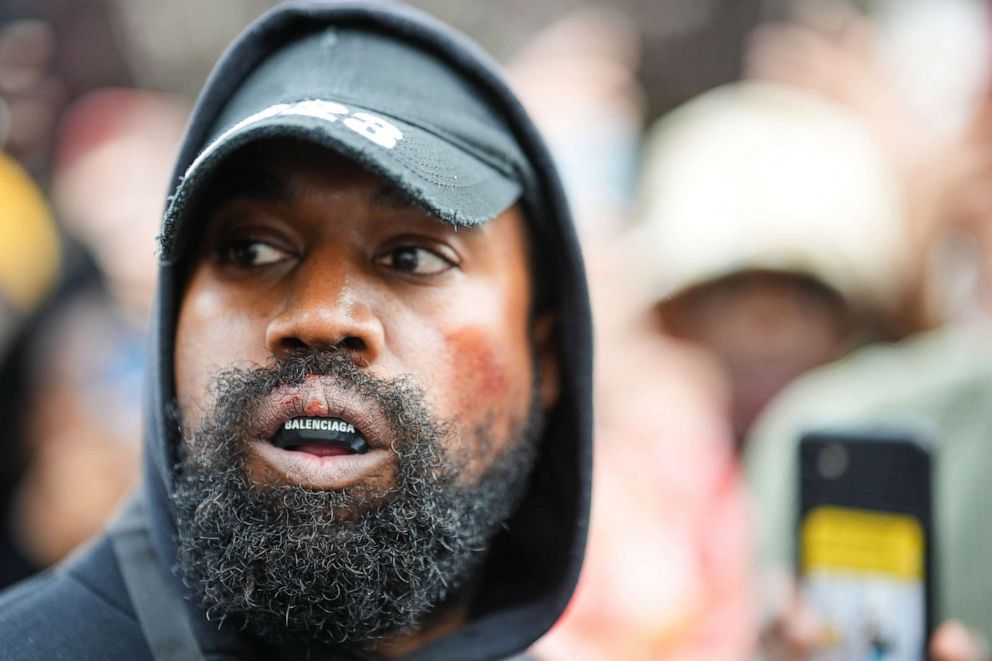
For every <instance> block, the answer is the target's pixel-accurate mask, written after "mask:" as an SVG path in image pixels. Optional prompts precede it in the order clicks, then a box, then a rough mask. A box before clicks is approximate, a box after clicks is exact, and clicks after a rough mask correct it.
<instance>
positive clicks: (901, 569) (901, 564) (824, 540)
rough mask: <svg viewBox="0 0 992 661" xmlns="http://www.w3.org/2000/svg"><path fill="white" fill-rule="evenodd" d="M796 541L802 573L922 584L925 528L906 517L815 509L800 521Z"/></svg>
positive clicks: (843, 509)
mask: <svg viewBox="0 0 992 661" xmlns="http://www.w3.org/2000/svg"><path fill="white" fill-rule="evenodd" d="M800 536H801V540H800V541H801V546H800V548H801V552H800V556H801V557H800V566H801V568H802V571H803V573H806V574H809V573H815V572H822V571H826V572H831V571H841V572H855V573H867V574H886V575H889V576H891V577H893V578H896V579H898V580H903V581H919V580H921V579H922V578H923V570H924V567H923V563H924V554H923V526H922V525H921V524H920V522H919V520H917V519H916V518H914V517H912V516H910V515H908V514H890V513H886V512H877V511H867V510H859V509H853V508H845V507H833V506H821V507H816V508H814V509H812V510H810V511H809V513H807V514H806V517H805V518H804V519H803V522H802V527H801V530H800Z"/></svg>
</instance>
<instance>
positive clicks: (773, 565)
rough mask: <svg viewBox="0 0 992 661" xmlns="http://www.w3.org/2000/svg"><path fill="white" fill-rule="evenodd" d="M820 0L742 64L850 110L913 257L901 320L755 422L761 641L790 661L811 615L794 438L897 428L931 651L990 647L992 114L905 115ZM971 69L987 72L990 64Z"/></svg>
mask: <svg viewBox="0 0 992 661" xmlns="http://www.w3.org/2000/svg"><path fill="white" fill-rule="evenodd" d="M955 4H956V5H957V6H958V7H957V9H960V6H961V5H962V3H951V4H949V5H944V7H945V8H946V7H951V8H954V5H955ZM934 6H935V7H938V8H939V7H940V5H934ZM976 7H977V5H976ZM834 9H835V11H832V12H830V13H828V14H824V13H818V12H809V11H807V12H805V13H803V14H801V15H800V16H799V18H798V20H797V21H795V22H793V23H787V24H779V25H770V26H767V27H765V28H763V29H762V30H761V31H759V33H757V34H756V36H755V38H754V40H753V41H752V46H751V51H750V53H749V58H748V59H749V69H750V71H751V73H752V75H755V76H761V77H763V78H769V79H776V80H780V81H784V82H789V83H791V84H793V85H802V86H804V87H805V88H806V89H807V90H808V91H810V92H812V93H816V94H819V95H821V96H822V97H824V98H830V99H832V100H834V101H835V102H839V103H842V104H844V105H845V106H847V107H848V108H850V109H851V110H852V111H853V112H855V113H857V114H858V115H859V116H860V117H861V118H862V120H863V122H864V124H865V126H867V127H869V129H870V130H871V131H872V132H873V135H874V138H875V140H876V141H877V144H879V145H880V147H881V148H882V149H883V151H884V153H885V154H886V158H887V160H889V162H890V163H891V164H892V166H893V168H894V169H895V170H896V171H897V172H898V173H899V177H900V181H901V182H902V190H903V191H904V200H905V201H904V204H905V206H906V208H907V215H906V220H905V223H906V235H907V237H908V238H909V240H910V255H911V260H910V262H909V265H908V270H907V284H908V286H909V294H910V296H909V297H908V298H907V300H906V303H907V308H906V309H907V311H908V315H907V318H908V319H909V320H910V324H909V326H908V327H909V328H910V330H913V331H915V332H914V333H913V334H912V335H910V336H909V337H908V338H906V339H904V340H903V341H901V342H899V343H897V344H894V345H875V346H868V347H865V348H863V349H861V350H860V351H857V352H855V353H853V354H851V355H849V356H848V357H846V358H844V359H843V360H841V361H839V362H837V363H835V364H833V365H830V366H826V367H823V368H821V369H818V370H814V371H812V372H810V373H809V374H807V375H806V376H805V377H803V378H801V379H799V380H797V381H796V382H795V383H794V384H792V385H791V386H790V387H789V388H787V389H786V390H785V391H784V392H783V393H782V394H781V395H780V397H779V398H777V399H776V400H775V401H774V402H773V403H772V405H771V406H769V408H768V410H767V412H766V414H765V415H764V416H763V417H762V418H761V419H760V420H759V421H758V422H757V423H756V424H755V426H754V429H753V432H752V434H751V439H750V440H749V442H748V452H747V456H746V467H747V475H748V482H749V485H750V487H751V490H752V492H753V494H754V500H755V504H756V506H757V510H758V517H759V526H760V527H759V541H760V554H759V556H760V557H759V561H760V563H759V564H760V567H761V570H760V571H761V573H762V576H763V580H764V582H765V590H764V593H765V594H764V597H765V601H766V605H765V608H766V613H765V618H766V625H765V627H764V632H765V633H764V636H763V638H764V642H765V647H766V648H767V649H768V651H769V652H770V653H771V654H772V655H773V656H777V657H779V658H790V659H791V658H797V657H800V656H803V655H806V654H809V653H811V652H812V651H813V650H814V649H815V648H816V645H817V641H818V640H819V639H820V638H819V636H820V632H819V630H818V628H817V623H816V613H814V612H812V611H811V610H810V609H809V607H808V606H807V605H806V604H805V603H804V601H803V599H802V596H801V595H800V594H798V593H797V591H796V588H795V584H794V579H793V578H792V577H793V576H794V568H793V562H794V558H795V551H794V549H795V535H796V530H795V522H796V513H797V508H798V502H797V499H798V490H797V487H796V485H797V484H798V475H797V473H798V467H797V465H796V462H797V458H796V457H797V446H798V443H799V439H800V436H801V434H802V433H803V432H805V431H808V430H814V429H848V430H859V431H862V430H867V431H871V430H896V431H898V432H900V433H909V434H913V435H916V436H919V437H920V438H922V439H924V440H926V441H930V442H931V443H932V444H933V445H932V447H933V450H934V452H935V456H936V457H937V461H936V464H935V465H936V468H935V474H934V494H933V503H934V520H935V531H936V542H935V553H936V556H935V557H936V576H937V579H936V609H937V610H936V613H937V616H938V618H940V620H941V621H945V623H944V624H943V625H942V626H941V627H940V628H938V630H937V632H936V633H935V635H934V638H933V640H932V641H931V653H932V655H933V658H937V659H982V658H988V645H987V641H988V639H989V636H990V635H992V601H990V600H989V594H990V592H992V585H990V583H989V580H988V576H989V574H988V572H987V567H986V564H987V563H986V559H987V558H988V556H989V555H990V553H992V526H989V524H988V521H989V518H988V516H987V509H988V507H989V504H990V503H992V490H990V489H989V488H988V486H987V485H988V484H989V481H988V477H987V476H988V473H989V471H990V470H992V446H989V444H988V438H989V435H990V434H992V417H990V411H992V407H990V402H992V343H990V339H992V338H990V335H989V310H992V296H990V293H989V292H990V291H992V290H990V287H989V282H990V281H992V280H990V277H989V274H990V269H989V266H988V265H989V264H990V260H992V252H990V247H992V242H990V241H989V240H988V238H989V237H990V236H992V205H990V204H989V199H990V198H989V195H988V190H989V189H990V186H992V141H990V139H989V136H990V135H992V117H990V115H989V111H988V109H987V108H988V106H987V104H988V101H987V100H986V101H985V104H986V105H980V106H978V107H977V110H972V111H971V112H972V113H973V115H972V119H971V120H970V121H969V122H967V123H966V124H965V125H964V126H963V127H959V128H958V129H956V130H946V129H944V130H941V128H940V127H939V126H938V125H937V124H938V121H936V120H937V119H940V120H946V119H947V118H946V117H945V118H934V117H927V115H926V114H925V113H920V112H918V109H917V108H915V107H914V106H913V104H912V103H911V102H910V100H909V98H907V94H906V90H905V89H903V88H900V86H899V85H897V84H896V82H895V81H896V80H897V78H898V77H897V76H896V75H895V72H894V70H893V66H892V60H886V58H885V57H884V49H883V44H882V43H881V42H880V40H879V31H878V29H877V27H876V26H875V25H872V24H870V23H869V22H868V21H867V20H866V19H865V18H864V17H862V16H859V15H857V14H855V13H853V12H851V11H844V10H843V9H842V8H834ZM932 18H933V17H931V19H932ZM987 19H988V17H987V16H986V17H985V21H987ZM935 23H936V24H938V25H941V24H943V25H945V26H946V21H945V22H938V21H934V20H931V21H929V22H928V23H927V26H928V27H927V29H928V30H929V29H930V27H932V26H933V25H934V24H935ZM985 24H986V25H987V23H985ZM951 34H954V33H951ZM947 36H948V35H944V37H945V39H947ZM951 41H953V38H952V39H951ZM961 41H965V42H966V41H967V40H966V39H961ZM987 41H988V40H987V36H986V42H987ZM984 55H985V56H986V57H987V53H984ZM979 68H984V69H985V70H987V69H988V63H987V62H984V63H983V64H982V66H981V67H979ZM932 101H933V100H932V99H931V103H932ZM946 107H947V114H949V115H953V114H957V113H960V112H961V111H962V109H967V108H968V106H967V104H965V103H963V102H962V100H961V99H959V100H958V103H957V104H950V105H947V106H946ZM947 620H949V621H947Z"/></svg>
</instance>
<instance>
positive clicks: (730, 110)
mask: <svg viewBox="0 0 992 661" xmlns="http://www.w3.org/2000/svg"><path fill="white" fill-rule="evenodd" d="M647 152H648V154H647V158H646V165H645V172H644V175H643V176H642V180H641V210H640V214H639V215H640V221H641V222H640V225H639V226H638V227H637V228H636V229H635V230H634V232H633V238H634V241H633V242H632V244H634V245H637V246H640V247H641V249H642V250H644V251H646V252H645V253H644V255H643V257H642V259H641V262H642V264H643V265H644V268H645V269H646V274H645V275H646V277H645V282H646V284H647V285H648V287H650V292H649V295H650V297H651V299H652V300H653V301H655V302H656V305H655V311H656V312H657V318H658V319H659V320H660V322H661V324H662V326H663V327H664V329H665V331H666V332H668V333H669V334H671V335H673V336H675V337H677V338H679V339H683V340H687V341H689V342H691V343H693V344H695V345H697V346H699V347H702V348H703V349H705V350H706V351H707V352H708V353H709V354H710V355H711V356H712V357H713V358H715V359H716V361H717V362H718V363H719V365H720V366H721V368H722V369H723V371H724V372H725V374H726V377H727V379H728V381H729V385H730V390H731V400H732V402H731V409H732V410H731V418H732V423H733V426H734V432H735V434H736V436H737V439H738V443H740V442H741V441H742V440H743V439H744V438H745V435H746V432H747V430H748V428H749V427H750V426H751V424H752V423H753V421H754V420H755V418H756V417H757V415H758V414H759V413H760V412H761V410H762V409H763V408H764V406H765V405H766V404H767V403H768V402H769V401H770V400H771V399H772V397H774V395H775V394H776V393H777V392H778V391H779V390H780V389H781V388H782V387H784V386H785V385H786V384H787V383H788V382H789V381H791V380H792V379H794V378H795V377H797V376H799V375H800V374H802V373H803V372H805V371H807V370H809V369H811V368H813V367H815V366H817V365H821V364H824V363H827V362H830V361H832V360H835V359H836V358H839V357H840V356H842V355H843V354H844V353H846V352H847V351H849V350H850V348H851V347H852V346H854V345H856V344H857V343H858V342H860V341H863V340H864V339H867V338H874V337H876V336H877V335H879V334H880V333H882V332H885V331H886V330H887V329H886V328H885V327H886V326H887V325H888V324H889V323H891V321H892V319H893V317H894V316H895V312H894V311H895V310H897V309H898V308H899V306H898V302H899V300H900V297H901V290H900V287H901V285H902V277H901V274H902V273H903V261H904V255H903V253H904V252H905V247H904V243H905V241H906V238H905V231H904V229H903V222H904V220H903V215H902V210H901V198H900V197H899V189H898V186H897V183H898V182H897V181H896V179H895V177H894V173H893V172H892V171H891V169H890V168H889V167H888V166H887V165H886V163H885V162H884V161H883V160H882V158H881V156H880V155H879V153H878V149H877V148H876V147H875V145H874V143H873V142H872V139H871V136H869V135H868V133H867V132H866V131H865V130H864V128H863V127H862V126H861V125H860V124H859V123H858V121H857V118H856V117H854V116H853V115H852V114H851V113H848V112H845V111H844V109H842V108H841V107H839V106H835V105H833V104H830V103H827V102H824V101H822V100H820V99H818V98H816V97H814V96H813V95H810V94H808V93H806V92H803V91H801V90H798V89H795V88H790V87H789V86H786V85H779V84H773V83H762V82H755V81H744V82H738V83H731V84H728V85H724V86H722V87H719V88H716V89H714V90H711V91H709V92H707V93H706V94H703V95H701V96H700V97H698V98H696V99H694V100H692V101H690V102H689V103H687V104H685V105H684V106H683V107H681V108H679V109H678V110H676V111H674V112H673V113H671V114H670V115H668V116H666V117H665V118H664V119H662V120H661V121H660V122H659V123H658V124H657V126H656V127H655V128H654V129H653V130H652V135H651V137H650V139H649V143H648V149H647Z"/></svg>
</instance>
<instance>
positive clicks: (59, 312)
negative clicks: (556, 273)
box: [0, 0, 992, 659]
mask: <svg viewBox="0 0 992 661" xmlns="http://www.w3.org/2000/svg"><path fill="white" fill-rule="evenodd" d="M274 4H276V3H275V2H271V1H266V0H210V1H209V2H199V1H194V0H172V1H171V2H167V3H166V2H156V1H153V0H103V1H100V0H0V423H2V424H0V450H2V452H0V517H2V518H0V585H6V584H9V583H11V582H14V581H16V580H18V579H20V578H22V577H24V576H27V575H29V574H30V573H32V572H34V571H37V570H39V569H41V568H44V567H46V566H49V565H50V564H52V563H54V562H57V561H58V560H59V559H60V558H62V557H64V556H65V555H66V554H67V553H69V552H70V551H71V550H72V549H73V548H74V547H75V546H76V545H78V544H79V543H80V542H82V541H84V540H85V539H86V538H87V537H88V536H89V535H91V534H93V533H94V532H95V531H97V530H99V529H100V527H101V526H102V525H103V522H104V521H105V520H106V518H107V516H108V515H109V514H110V512H112V510H113V509H114V506H115V504H116V502H117V500H118V499H119V498H120V496H121V495H122V494H123V493H124V492H125V491H126V490H127V489H128V488H129V487H130V486H131V485H132V484H133V483H134V482H135V480H136V479H137V474H138V457H139V454H140V444H141V441H140V439H141V422H140V421H141V410H140V407H141V382H142V370H143V361H144V349H143V347H144V341H145V333H146V329H147V315H148V311H149V307H150V305H151V297H152V292H153V287H154V278H155V267H156V253H155V242H154V237H155V235H156V234H157V230H158V223H159V220H160V215H161V210H162V207H163V203H164V193H165V191H166V189H167V184H168V178H169V176H170V170H171V167H172V160H173V158H174V156H175V153H176V151H177V148H178V142H179V140H180V138H181V135H182V131H183V127H184V124H185V121H186V118H187V115H188V112H189V110H190V108H191V106H192V104H193V102H194V100H195V95H196V93H197V91H198V90H199V88H200V87H201V85H202V84H203V81H204V80H205V78H206V76H207V74H208V73H209V71H210V68H211V66H212V65H213V63H214V62H215V61H216V59H217V58H218V56H219V55H220V53H221V52H222V51H223V49H224V48H225V47H226V46H227V44H228V43H229V42H230V41H231V40H232V39H233V38H234V37H235V36H236V35H237V34H238V33H239V32H240V31H241V29H242V28H243V27H244V26H245V25H247V24H248V23H249V22H250V21H251V20H253V19H254V18H255V17H257V16H259V15H260V14H261V13H263V12H264V11H266V10H267V9H269V8H270V7H271V6H273V5H274ZM411 4H414V5H415V6H418V7H420V8H422V9H424V10H426V11H427V12H429V13H432V14H434V15H436V16H438V17H439V18H441V19H442V20H444V21H446V22H448V23H450V24H452V25H454V26H455V27H457V28H458V29H460V30H461V31H463V32H465V33H467V34H468V35H470V36H471V37H473V38H474V39H476V40H477V41H479V42H480V43H481V44H482V45H483V46H484V47H485V48H486V49H487V50H489V51H490V52H491V53H493V54H494V55H495V57H496V58H497V59H498V60H499V61H500V62H501V63H502V64H503V65H504V66H505V68H506V70H507V73H508V76H509V78H510V80H511V83H512V85H513V86H514V87H515V88H516V89H517V91H518V93H519V94H520V96H521V98H522V99H523V100H524V103H525V105H527V107H528V109H529V110H530V112H531V113H532V116H533V117H534V118H535V120H536V122H537V124H538V126H539V127H540V128H541V130H542V132H543V133H544V135H545V138H546V140H547V142H548V144H549V146H550V148H551V150H552V153H553V155H554V157H555V158H556V160H557V161H558V165H559V167H560V171H561V173H562V176H563V180H564V185H565V188H566V191H567V192H568V194H569V196H570V198H571V203H572V205H573V209H574V213H575V217H576V222H577V225H578V227H579V233H580V236H581V239H582V242H583V244H584V250H585V252H586V258H587V261H588V264H589V273H590V279H591V287H592V293H593V306H594V312H595V316H596V324H597V352H598V353H597V375H596V380H597V382H596V399H597V402H596V417H597V423H596V424H597V429H596V441H597V447H596V468H595V471H596V472H595V479H596V483H595V497H594V504H593V519H592V535H591V539H590V546H589V555H588V563H587V566H586V569H585V571H584V574H583V578H582V581H581V583H580V587H579V591H578V593H577V595H576V598H575V600H574V602H573V604H572V606H571V608H570V609H569V611H568V612H567V614H566V616H565V617H564V618H563V619H562V621H561V622H560V623H559V625H558V626H557V627H556V628H555V630H553V632H552V633H551V635H549V636H548V637H547V638H546V639H545V640H544V641H542V643H541V644H540V646H539V647H538V649H537V650H536V651H537V654H538V655H539V656H540V657H541V658H547V659H618V658H622V659H628V658H629V659H738V658H740V659H745V658H754V657H755V656H757V655H764V656H766V657H768V658H801V657H802V655H804V654H807V653H808V652H810V651H811V650H813V649H823V648H824V646H829V645H830V644H831V643H830V641H829V640H828V638H829V636H826V634H825V633H824V631H825V629H824V628H823V627H824V625H823V617H822V615H823V614H822V613H817V608H816V604H814V603H811V600H810V599H809V598H808V595H804V593H803V591H802V590H801V589H800V584H801V580H799V578H798V577H797V574H796V567H795V564H796V561H795V559H796V557H797V551H796V543H795V537H796V517H797V512H798V509H799V504H798V500H799V496H798V491H797V488H796V484H797V479H798V478H797V471H798V466H797V462H796V454H797V452H796V448H797V446H798V443H799V437H800V435H801V434H802V432H803V431H805V430H808V429H811V428H817V427H819V426H822V425H830V426H833V428H843V429H865V428H876V427H879V426H883V427H886V428H893V427H895V428H898V429H900V430H903V431H904V432H905V433H906V434H907V435H910V436H913V437H921V436H925V437H926V438H927V439H929V441H930V442H931V444H932V446H931V450H932V452H933V454H934V456H935V457H937V456H939V459H940V460H939V462H935V469H934V474H933V485H934V486H933V507H934V511H933V519H934V522H935V527H934V530H935V533H934V537H933V539H932V540H931V541H932V547H933V548H934V549H935V551H934V553H935V555H934V558H935V569H934V571H935V573H936V575H938V576H939V581H936V582H934V586H935V590H936V594H935V611H934V614H935V623H936V624H938V625H939V624H941V623H945V624H944V626H943V627H941V628H939V629H938V630H937V631H938V636H937V638H936V639H935V640H934V641H933V645H936V646H937V647H936V648H933V649H934V650H935V654H937V655H938V658H967V657H955V656H953V654H954V650H955V649H960V646H961V645H964V646H965V648H966V649H968V650H971V652H973V653H975V654H977V655H978V656H977V657H975V658H981V655H982V654H986V653H987V644H986V643H985V642H984V641H985V640H987V638H988V637H989V636H990V635H992V596H990V595H992V573H990V572H988V571H987V570H986V569H985V568H984V565H985V564H986V559H987V558H989V557H992V519H989V517H987V516H985V515H984V511H985V508H986V506H987V505H988V504H992V487H987V486H986V484H987V483H989V482H990V481H989V480H988V475H989V474H990V473H992V447H990V446H989V440H990V438H992V350H990V341H989V340H990V337H992V336H990V333H989V319H990V317H992V95H990V91H992V89H990V83H992V19H990V5H989V4H988V3H987V2H986V1H985V0H858V1H853V0H852V1H845V0H819V1H813V0H810V1H806V2H795V1H792V0H612V1H610V2H607V1H605V0H603V1H598V2H596V1H592V0H543V1H542V2H531V1H529V0H503V1H501V2H498V3H496V2H464V1H460V0H418V1H416V2H412V3H411ZM83 484H85V488H83V487H81V485H83ZM948 631H950V632H951V633H950V634H947V632H948ZM945 634H946V635H945ZM941 636H944V637H945V638H947V640H950V641H951V642H950V643H947V644H948V645H949V647H947V648H946V649H949V650H950V654H951V656H946V655H945V656H940V655H941V654H945V652H944V651H943V650H944V649H945V648H944V647H942V645H943V644H944V641H943V640H942V638H941ZM955 645H958V646H959V647H958V648H955ZM983 650H984V651H983ZM831 658H869V657H866V656H849V657H844V656H838V657H831ZM870 658H896V657H888V656H884V654H883V655H882V656H872V657H870ZM900 658H901V657H900Z"/></svg>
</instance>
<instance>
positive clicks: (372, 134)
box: [342, 112, 403, 149]
mask: <svg viewBox="0 0 992 661" xmlns="http://www.w3.org/2000/svg"><path fill="white" fill-rule="evenodd" d="M342 123H343V124H344V125H345V126H347V127H348V128H350V129H351V130H352V131H354V132H355V133H357V134H358V135H363V136H365V137H366V138H368V139H369V140H371V141H372V142H374V143H375V144H377V145H379V146H380V147H385V148H386V149H392V148H393V147H395V146H396V143H397V142H399V141H400V140H402V139H403V133H402V131H400V130H399V129H398V128H396V127H395V126H393V125H392V124H390V123H389V122H387V121H386V120H384V119H383V118H382V117H379V116H377V115H373V114H372V113H369V112H356V113H354V114H353V115H352V116H351V117H349V118H347V119H346V120H344V121H343V122H342Z"/></svg>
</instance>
